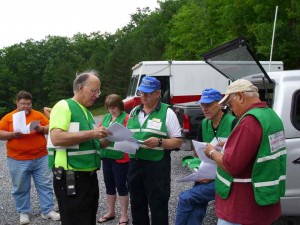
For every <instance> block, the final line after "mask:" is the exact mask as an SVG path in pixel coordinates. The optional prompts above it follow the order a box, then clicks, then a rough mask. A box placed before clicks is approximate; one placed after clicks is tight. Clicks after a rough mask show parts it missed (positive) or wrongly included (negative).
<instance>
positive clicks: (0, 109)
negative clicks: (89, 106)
mask: <svg viewBox="0 0 300 225" xmlns="http://www.w3.org/2000/svg"><path fill="white" fill-rule="evenodd" d="M158 3H159V8H157V9H155V10H150V9H149V8H143V9H140V8H138V9H137V10H136V12H134V13H133V14H132V15H131V19H130V22H129V23H128V24H127V25H126V26H124V27H122V28H120V29H118V30H117V31H116V32H115V33H113V34H111V33H107V32H104V33H102V32H100V31H97V32H93V33H90V34H84V33H77V34H74V35H73V37H61V36H51V35H49V36H47V37H45V38H44V39H43V40H33V39H29V40H27V41H26V42H24V43H18V44H14V45H12V46H9V47H5V48H3V49H1V50H0V82H1V87H2V88H1V89H0V115H3V114H4V113H7V112H8V111H10V110H12V109H14V108H15V96H16V93H17V92H18V91H20V90H26V91H29V92H31V93H32V95H33V103H34V108H37V109H42V107H43V106H50V107H51V106H53V105H54V104H55V103H56V102H57V101H58V100H60V99H62V98H68V97H71V96H72V95H73V93H72V81H73V79H74V77H75V75H76V73H79V72H83V71H86V70H89V69H95V70H97V71H99V73H100V77H101V81H102V90H101V91H102V93H103V94H102V95H101V97H100V101H98V106H99V105H101V104H103V100H104V98H105V96H106V95H108V94H111V93H117V94H119V95H121V96H122V97H125V96H126V92H127V88H128V85H129V80H130V76H131V68H132V67H133V66H134V65H135V64H137V63H138V62H140V61H151V60H201V54H202V53H204V52H206V51H208V50H210V49H212V48H214V47H216V46H218V45H220V44H223V43H225V42H227V41H230V40H232V39H234V38H236V37H239V36H244V37H246V38H247V39H248V41H249V42H250V44H251V46H252V48H253V50H254V52H255V53H256V54H257V56H258V59H259V60H269V58H270V51H271V38H272V32H273V24H274V16H275V7H276V6H278V9H279V10H278V16H277V23H276V32H275V42H274V49H273V58H272V59H273V60H279V61H283V62H284V66H285V69H297V68H300V45H299V41H300V36H299V34H300V23H299V22H300V8H299V6H300V4H299V1H298V0H268V1H260V0H232V1H228V0H165V1H158ZM95 22H96V23H103V21H95Z"/></svg>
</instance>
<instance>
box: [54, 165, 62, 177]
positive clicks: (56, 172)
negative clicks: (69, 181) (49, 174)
mask: <svg viewBox="0 0 300 225" xmlns="http://www.w3.org/2000/svg"><path fill="white" fill-rule="evenodd" d="M63 172H64V168H63V167H61V166H60V167H58V168H56V169H55V170H54V176H55V179H56V180H61V178H62V175H63Z"/></svg>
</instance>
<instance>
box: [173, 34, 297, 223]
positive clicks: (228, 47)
mask: <svg viewBox="0 0 300 225" xmlns="http://www.w3.org/2000/svg"><path fill="white" fill-rule="evenodd" d="M203 59H204V60H205V61H206V63H208V64H209V65H211V66H212V67H213V68H215V69H216V70H218V71H219V72H220V73H221V74H223V75H224V76H225V77H226V78H228V79H229V80H231V81H235V80H237V79H240V78H244V79H248V80H250V81H251V82H252V83H253V84H254V85H256V86H257V87H258V88H259V93H260V98H261V100H263V101H266V102H267V103H268V105H269V106H270V107H271V108H273V109H274V111H275V112H276V113H277V114H278V115H279V117H280V118H281V120H282V122H283V124H284V130H285V138H286V146H287V176H286V192H285V196H284V197H282V198H281V206H282V215H283V217H282V218H281V222H282V223H280V222H278V223H276V224H300V217H299V216H300V210H299V208H300V178H299V176H300V70H286V71H278V72H268V73H267V72H266V71H265V70H264V68H263V67H262V66H261V65H260V63H259V61H258V60H257V59H256V56H255V55H254V54H253V52H252V51H251V49H250V47H249V44H248V42H247V40H246V39H245V38H242V37H241V38H237V39H235V40H233V41H230V42H228V43H226V44H224V45H221V46H219V47H217V48H215V49H213V50H211V51H209V52H207V53H205V54H203ZM238 60H240V61H251V62H253V64H256V65H257V66H256V69H255V70H253V67H252V68H251V69H249V68H247V67H245V64H244V63H243V65H242V63H241V64H238V63H236V62H237V61H238ZM212 88H213V87H212ZM200 91H201V90H200ZM193 104H194V103H192V104H191V105H193ZM173 108H174V111H175V112H176V113H177V116H180V117H182V118H179V121H181V122H182V124H183V131H185V132H184V133H187V136H186V137H191V138H194V137H195V136H194V134H193V133H191V132H193V129H191V127H195V126H197V125H195V124H194V125H192V124H191V123H193V122H192V121H197V120H194V119H192V118H190V119H188V118H189V116H188V114H186V115H184V113H183V114H181V113H179V112H184V111H185V112H186V113H187V112H188V110H189V109H188V108H189V106H188V104H187V105H186V107H185V108H184V107H181V106H180V105H179V106H177V105H174V106H173ZM192 108H193V107H192ZM194 109H195V108H194ZM193 113H194V114H200V113H201V111H200V110H199V109H198V113H197V112H195V110H194V112H193ZM184 121H190V125H184ZM187 131H188V132H187ZM290 216H297V217H290Z"/></svg>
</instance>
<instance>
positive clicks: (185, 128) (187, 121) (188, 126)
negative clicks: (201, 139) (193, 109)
mask: <svg viewBox="0 0 300 225" xmlns="http://www.w3.org/2000/svg"><path fill="white" fill-rule="evenodd" d="M182 127H183V132H184V133H188V132H190V130H191V123H190V118H189V116H188V115H187V114H183V124H182Z"/></svg>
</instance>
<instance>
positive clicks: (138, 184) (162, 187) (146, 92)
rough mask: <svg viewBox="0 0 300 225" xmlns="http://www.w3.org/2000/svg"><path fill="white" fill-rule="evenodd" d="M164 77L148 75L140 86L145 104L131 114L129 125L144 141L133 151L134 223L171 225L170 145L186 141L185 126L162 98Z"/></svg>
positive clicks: (130, 190) (131, 196)
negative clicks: (169, 208)
mask: <svg viewBox="0 0 300 225" xmlns="http://www.w3.org/2000/svg"><path fill="white" fill-rule="evenodd" d="M160 89H161V88H160V81H159V80H157V79H156V78H155V77H150V76H146V77H144V78H143V79H142V82H141V85H140V86H139V87H138V90H139V92H140V93H139V94H140V97H141V102H142V104H141V105H139V106H137V107H135V108H134V109H133V110H132V112H131V113H130V115H129V119H128V123H127V127H128V128H129V129H130V130H131V131H133V132H134V137H135V138H136V139H138V140H140V141H142V144H141V146H140V147H139V148H138V149H137V151H136V154H131V155H130V162H129V171H128V185H129V192H130V203H131V213H132V223H133V224H134V225H135V224H136V225H141V224H143V225H149V224H150V218H149V213H148V211H149V208H150V210H151V224H153V225H158V224H159V225H168V224H169V221H168V202H169V197H170V182H171V157H170V149H175V148H179V147H180V146H181V145H182V138H181V129H180V125H179V122H178V119H177V117H176V114H175V113H174V112H173V110H172V109H170V108H169V105H167V104H164V103H161V102H160V95H161V90H160Z"/></svg>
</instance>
